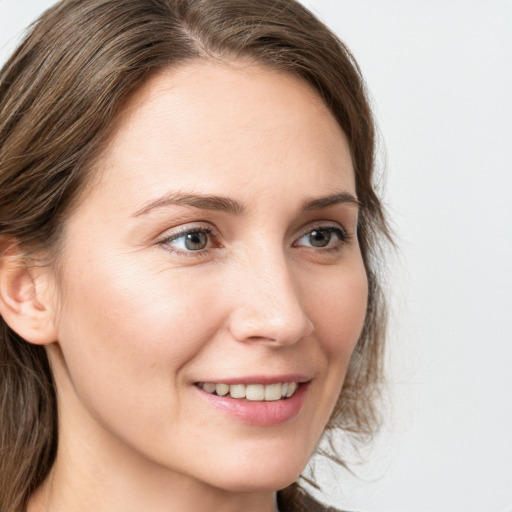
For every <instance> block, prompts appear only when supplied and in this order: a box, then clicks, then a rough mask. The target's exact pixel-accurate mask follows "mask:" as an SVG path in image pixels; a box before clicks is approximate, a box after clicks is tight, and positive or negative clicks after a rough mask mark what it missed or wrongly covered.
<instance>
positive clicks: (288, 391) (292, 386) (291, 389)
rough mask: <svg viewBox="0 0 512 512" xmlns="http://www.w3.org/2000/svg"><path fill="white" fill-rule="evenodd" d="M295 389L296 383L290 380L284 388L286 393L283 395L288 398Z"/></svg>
mask: <svg viewBox="0 0 512 512" xmlns="http://www.w3.org/2000/svg"><path fill="white" fill-rule="evenodd" d="M296 389H297V383H296V382H290V383H289V384H288V389H287V390H286V393H285V395H284V396H286V398H290V397H291V396H292V395H293V393H295V391H296Z"/></svg>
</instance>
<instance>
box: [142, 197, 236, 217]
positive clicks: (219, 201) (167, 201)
mask: <svg viewBox="0 0 512 512" xmlns="http://www.w3.org/2000/svg"><path fill="white" fill-rule="evenodd" d="M170 205H183V206H192V207H194V208H198V209H200V210H215V211H221V212H226V213H230V214H232V215H241V214H243V213H244V212H245V206H244V205H243V204H242V203H239V202H238V201H235V200H234V199H230V198H229V197H222V196H213V195H205V194H183V193H177V192H171V193H169V194H165V195H163V196H162V197H159V198H158V199H156V200H154V201H150V202H149V203H146V204H145V205H144V206H143V207H142V208H141V209H140V210H137V211H136V212H135V213H134V214H133V217H138V216H140V215H145V214H147V213H149V212H150V211H151V210H154V209H155V208H161V207H162V206H170Z"/></svg>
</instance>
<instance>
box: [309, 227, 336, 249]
mask: <svg viewBox="0 0 512 512" xmlns="http://www.w3.org/2000/svg"><path fill="white" fill-rule="evenodd" d="M309 241H310V242H311V245H312V246H313V247H325V246H326V245H328V244H329V242H330V241H331V232H330V231H316V230H315V231H312V232H311V234H310V235H309Z"/></svg>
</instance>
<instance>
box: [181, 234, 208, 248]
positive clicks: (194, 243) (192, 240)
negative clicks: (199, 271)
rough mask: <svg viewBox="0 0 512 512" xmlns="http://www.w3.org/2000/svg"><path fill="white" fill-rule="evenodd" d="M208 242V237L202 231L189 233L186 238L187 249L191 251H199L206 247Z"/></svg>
mask: <svg viewBox="0 0 512 512" xmlns="http://www.w3.org/2000/svg"><path fill="white" fill-rule="evenodd" d="M207 243H208V237H207V236H206V234H205V233H202V232H201V231H195V232H193V233H188V234H187V237H186V239H185V246H186V248H187V249H189V250H191V251H199V250H201V249H204V248H205V247H206V244H207Z"/></svg>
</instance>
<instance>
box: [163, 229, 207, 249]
mask: <svg viewBox="0 0 512 512" xmlns="http://www.w3.org/2000/svg"><path fill="white" fill-rule="evenodd" d="M213 239H214V234H213V232H212V230H211V229H209V228H193V229H189V230H186V231H182V232H181V233H177V234H173V235H170V236H167V237H166V238H165V239H163V240H162V241H161V242H160V243H161V244H163V245H165V246H166V247H167V248H168V249H169V250H172V251H175V252H178V253H180V252H182V253H190V252H202V251H205V250H206V249H208V248H209V247H210V245H211V243H212V240H213Z"/></svg>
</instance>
